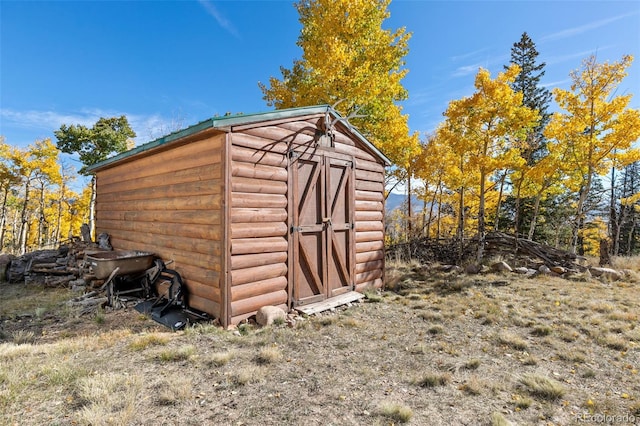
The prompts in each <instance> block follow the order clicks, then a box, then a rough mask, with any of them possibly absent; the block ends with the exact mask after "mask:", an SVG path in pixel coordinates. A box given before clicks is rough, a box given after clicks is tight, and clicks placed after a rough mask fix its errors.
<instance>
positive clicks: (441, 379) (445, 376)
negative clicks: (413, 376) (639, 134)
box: [414, 373, 451, 388]
mask: <svg viewBox="0 0 640 426" xmlns="http://www.w3.org/2000/svg"><path fill="white" fill-rule="evenodd" d="M450 381H451V374H449V373H427V374H425V375H423V376H421V377H420V378H419V379H417V380H414V383H415V384H416V385H418V386H420V387H423V388H435V387H438V386H445V385H447V384H448V383H449V382H450Z"/></svg>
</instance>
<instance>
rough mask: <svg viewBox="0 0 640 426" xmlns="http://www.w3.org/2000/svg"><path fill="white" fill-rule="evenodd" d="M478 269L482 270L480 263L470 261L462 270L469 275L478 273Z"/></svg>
mask: <svg viewBox="0 0 640 426" xmlns="http://www.w3.org/2000/svg"><path fill="white" fill-rule="evenodd" d="M480 271H482V265H479V264H477V263H471V264H469V265H467V266H466V267H465V268H464V272H465V273H467V274H470V275H472V274H478V273H480Z"/></svg>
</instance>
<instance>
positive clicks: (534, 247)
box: [386, 232, 587, 272]
mask: <svg viewBox="0 0 640 426" xmlns="http://www.w3.org/2000/svg"><path fill="white" fill-rule="evenodd" d="M477 246H478V240H477V238H475V239H471V240H469V241H466V242H465V244H464V246H463V247H462V249H461V247H460V243H459V242H458V241H456V240H455V239H449V240H433V239H418V240H413V241H409V242H406V243H400V244H395V245H393V246H391V247H387V249H386V255H387V260H400V261H409V260H418V261H420V262H421V263H425V264H426V263H433V262H438V263H442V264H446V265H455V264H457V265H460V264H464V263H468V262H470V261H472V262H473V261H475V256H476V253H477ZM461 253H462V255H461ZM495 257H503V258H516V259H518V262H517V263H519V264H521V265H523V266H528V267H531V268H536V269H537V268H538V267H539V266H541V265H543V264H544V265H546V266H547V267H549V268H552V267H563V268H565V269H567V270H571V271H580V272H584V271H585V270H586V269H587V268H586V266H583V265H582V264H581V263H580V262H582V261H584V260H585V259H584V258H581V257H579V256H576V255H575V254H571V253H570V252H568V251H565V250H561V249H558V248H555V247H552V246H548V245H545V244H540V243H537V242H535V241H532V240H527V239H522V238H519V239H518V240H517V242H516V238H515V237H514V236H513V235H509V234H505V233H503V232H490V233H488V234H487V235H486V237H485V258H487V259H490V258H495Z"/></svg>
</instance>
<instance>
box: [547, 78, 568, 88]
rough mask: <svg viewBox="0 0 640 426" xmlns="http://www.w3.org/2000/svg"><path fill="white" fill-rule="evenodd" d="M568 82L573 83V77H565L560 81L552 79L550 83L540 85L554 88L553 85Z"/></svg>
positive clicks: (561, 84) (558, 85) (562, 84)
mask: <svg viewBox="0 0 640 426" xmlns="http://www.w3.org/2000/svg"><path fill="white" fill-rule="evenodd" d="M567 83H571V79H570V78H565V79H564V80H558V81H551V82H549V83H544V84H541V85H540V86H542V87H546V88H553V87H560V86H564V85H566V84H567Z"/></svg>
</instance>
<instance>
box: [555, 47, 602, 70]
mask: <svg viewBox="0 0 640 426" xmlns="http://www.w3.org/2000/svg"><path fill="white" fill-rule="evenodd" d="M611 47H613V46H602V47H598V48H597V49H590V50H583V51H581V52H575V53H568V54H566V55H555V56H550V57H549V58H548V59H547V61H545V63H546V64H547V65H553V64H560V63H562V62H567V61H573V60H575V59H586V58H588V57H590V56H591V55H596V56H598V52H603V51H605V50H608V49H610V48H611Z"/></svg>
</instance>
